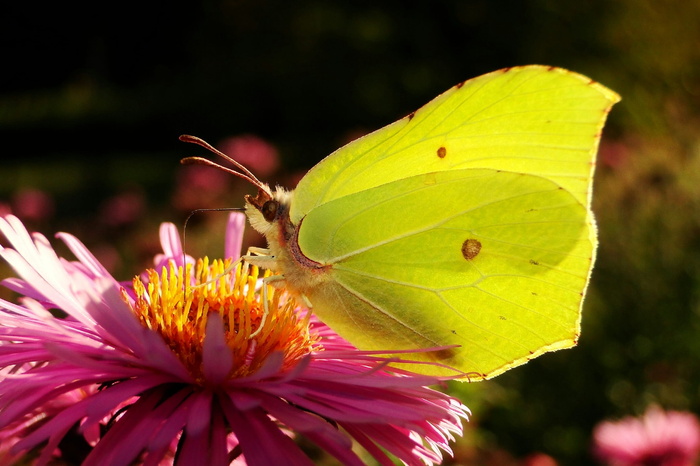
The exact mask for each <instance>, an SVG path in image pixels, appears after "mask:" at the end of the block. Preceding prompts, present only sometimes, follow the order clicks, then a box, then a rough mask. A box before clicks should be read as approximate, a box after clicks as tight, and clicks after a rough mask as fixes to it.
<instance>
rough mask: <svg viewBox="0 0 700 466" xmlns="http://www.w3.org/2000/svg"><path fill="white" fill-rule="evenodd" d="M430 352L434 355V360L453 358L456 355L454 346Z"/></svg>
mask: <svg viewBox="0 0 700 466" xmlns="http://www.w3.org/2000/svg"><path fill="white" fill-rule="evenodd" d="M430 354H432V355H434V356H435V360H436V361H446V360H449V359H452V358H454V357H455V356H456V355H457V351H456V349H455V348H443V349H441V350H437V351H432V352H431V353H430Z"/></svg>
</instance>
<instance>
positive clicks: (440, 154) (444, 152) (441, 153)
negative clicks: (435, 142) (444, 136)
mask: <svg viewBox="0 0 700 466" xmlns="http://www.w3.org/2000/svg"><path fill="white" fill-rule="evenodd" d="M446 155H447V149H445V148H444V147H440V148H438V150H437V156H438V157H440V158H441V159H444V158H445V156H446Z"/></svg>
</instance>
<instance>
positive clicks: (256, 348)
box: [132, 257, 318, 383]
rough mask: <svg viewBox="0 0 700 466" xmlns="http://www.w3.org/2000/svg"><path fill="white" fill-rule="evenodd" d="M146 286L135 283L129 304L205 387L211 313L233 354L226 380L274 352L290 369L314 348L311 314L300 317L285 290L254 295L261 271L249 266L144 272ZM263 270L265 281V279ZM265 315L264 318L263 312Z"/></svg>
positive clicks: (217, 264) (216, 264) (203, 264)
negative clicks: (218, 320) (205, 350)
mask: <svg viewBox="0 0 700 466" xmlns="http://www.w3.org/2000/svg"><path fill="white" fill-rule="evenodd" d="M147 275H148V280H147V281H146V283H144V282H143V281H142V280H141V279H140V278H139V277H136V278H134V281H133V283H134V290H135V292H136V300H135V302H134V304H133V305H132V308H133V310H134V313H135V314H136V316H137V317H138V318H139V320H140V321H141V323H142V324H143V325H144V326H146V327H148V328H149V329H151V330H154V331H156V332H158V333H159V334H160V335H161V336H162V337H163V339H164V340H165V342H166V343H167V344H168V346H170V349H171V350H172V351H173V352H174V353H175V354H176V355H177V357H178V358H179V359H180V360H181V361H182V362H183V364H184V365H185V367H187V369H188V370H189V371H190V373H191V374H192V375H193V377H194V378H195V379H196V380H197V381H199V382H201V383H206V380H205V379H204V375H203V373H202V368H201V365H202V347H203V343H204V338H205V331H206V327H207V318H208V316H209V313H211V312H217V313H219V314H220V315H221V317H222V319H223V321H224V327H225V334H226V342H227V345H228V347H229V349H230V350H231V353H232V355H233V361H234V365H233V369H232V371H231V373H230V377H232V378H234V377H242V376H246V375H249V374H251V373H253V372H255V371H256V370H257V369H259V368H260V366H261V365H262V364H263V363H264V362H265V360H266V359H267V357H268V356H269V355H270V354H272V353H273V352H276V351H279V352H282V353H283V356H284V358H283V361H284V362H283V367H284V368H285V369H286V368H289V367H291V366H293V365H294V364H295V363H296V361H297V360H298V359H299V358H300V357H302V356H304V355H305V354H308V353H309V352H310V351H311V350H312V349H314V348H315V346H316V345H317V342H318V339H317V338H316V337H315V336H314V335H310V334H309V315H308V314H307V316H306V317H305V318H300V316H299V314H298V313H297V312H296V311H295V307H296V304H295V302H294V300H293V299H292V298H291V297H290V296H289V295H288V294H287V293H286V292H284V291H280V290H279V289H275V288H273V287H272V286H270V285H265V284H263V285H262V286H266V287H267V290H266V291H267V293H266V295H267V303H263V302H261V301H262V295H263V293H262V289H260V290H256V285H257V282H258V278H260V277H259V270H258V268H257V267H255V266H253V265H249V264H247V263H245V264H244V263H241V262H240V261H239V262H237V263H236V264H234V265H233V266H232V263H231V261H230V260H226V261H222V260H215V261H213V262H212V263H211V264H209V259H208V258H206V257H205V258H204V259H200V260H198V261H197V264H196V266H195V273H194V277H193V278H190V277H191V276H192V275H191V265H190V264H188V265H187V268H186V271H185V273H183V270H182V267H178V268H175V266H174V264H172V263H171V264H170V265H169V267H168V268H166V267H163V269H162V271H161V273H160V275H159V274H158V273H156V271H155V270H148V271H147ZM269 275H270V273H269V271H266V272H265V274H264V277H267V276H269ZM266 311H267V312H268V315H267V316H266V318H265V319H263V313H264V312H266Z"/></svg>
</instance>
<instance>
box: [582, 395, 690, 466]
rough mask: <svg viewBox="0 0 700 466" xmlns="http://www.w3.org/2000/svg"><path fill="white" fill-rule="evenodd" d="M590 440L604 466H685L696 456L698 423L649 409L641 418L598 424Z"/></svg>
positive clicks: (687, 415)
mask: <svg viewBox="0 0 700 466" xmlns="http://www.w3.org/2000/svg"><path fill="white" fill-rule="evenodd" d="M593 440H594V452H595V454H596V456H598V457H599V458H600V459H601V460H603V461H604V462H606V463H607V464H611V465H615V466H633V465H647V466H654V465H657V466H661V465H663V466H689V465H693V464H695V460H696V459H697V458H698V453H699V452H700V422H698V419H697V417H695V415H693V414H691V413H687V412H680V411H667V412H664V411H662V410H661V409H660V408H658V407H651V408H649V409H648V410H647V412H646V413H645V414H644V416H642V417H641V418H633V417H627V418H624V419H621V420H619V421H616V422H613V421H605V422H601V423H600V424H598V425H597V426H596V428H595V430H594V431H593Z"/></svg>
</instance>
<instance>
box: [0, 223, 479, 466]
mask: <svg viewBox="0 0 700 466" xmlns="http://www.w3.org/2000/svg"><path fill="white" fill-rule="evenodd" d="M242 225H243V217H242V214H232V216H231V221H230V222H229V226H228V229H227V240H226V251H227V255H230V257H229V259H227V260H226V261H222V260H216V261H211V262H210V261H209V260H208V259H207V258H204V259H200V260H197V261H195V260H194V259H192V258H190V257H188V256H184V254H183V250H182V245H181V243H180V239H179V236H178V233H177V229H176V227H175V226H174V225H172V224H163V225H162V227H161V243H162V245H163V254H160V255H159V256H158V257H157V258H156V262H157V264H158V267H159V268H158V269H157V270H158V271H156V270H149V271H146V272H144V274H142V275H140V276H138V277H136V278H134V280H133V284H132V285H131V286H127V287H125V286H123V285H120V284H119V283H118V282H117V281H116V280H115V279H114V278H113V277H112V276H111V275H110V274H109V273H108V272H107V270H106V269H105V268H104V267H103V266H102V265H101V264H100V263H99V262H98V261H97V260H96V259H95V257H94V256H93V255H92V254H91V253H90V252H89V251H88V250H87V249H86V248H85V246H84V245H83V244H82V243H80V242H79V241H78V240H77V239H76V238H75V237H73V236H71V235H69V234H66V233H59V234H58V235H57V237H58V238H59V239H61V240H62V241H63V242H64V243H65V244H66V245H67V246H68V248H69V249H70V250H71V251H72V252H73V254H74V255H75V256H76V257H77V259H78V260H77V261H70V260H67V259H64V258H60V257H58V256H57V254H56V253H55V252H54V250H53V249H52V248H51V246H50V245H49V242H48V241H47V239H46V238H45V237H44V236H42V235H40V234H37V233H35V234H33V235H31V236H30V235H29V234H28V233H27V231H26V229H25V228H24V226H23V225H22V223H21V222H20V221H19V220H18V219H17V218H15V217H12V216H8V217H5V218H0V231H2V233H3V234H4V235H5V237H6V238H7V239H8V240H9V242H10V243H11V245H12V247H11V248H4V249H3V248H0V256H2V257H3V258H4V259H5V260H6V261H7V262H8V263H9V264H10V265H11V266H12V267H13V268H14V270H15V271H16V272H17V274H18V275H19V277H20V278H9V279H6V280H4V281H3V284H4V285H5V286H7V287H8V288H10V289H12V290H14V291H16V292H17V293H19V294H21V295H22V296H23V298H22V300H21V301H20V304H14V303H11V302H8V301H4V300H0V399H1V400H2V403H1V404H0V432H9V433H10V434H11V436H12V438H11V439H10V440H8V442H9V444H10V445H11V447H10V448H9V450H8V452H7V454H8V455H10V456H11V457H12V458H15V457H16V456H17V455H20V454H24V453H27V452H34V451H35V450H39V452H40V456H39V459H38V463H39V464H46V463H47V462H49V461H51V459H52V456H53V455H54V454H55V453H56V452H57V451H58V450H57V449H58V448H59V447H60V445H61V441H62V439H64V438H65V437H66V435H67V434H69V433H70V434H71V435H74V434H76V433H77V434H78V435H82V436H83V437H84V438H85V440H86V441H87V442H88V444H89V445H91V446H94V448H92V449H91V451H90V452H89V454H87V456H86V457H85V458H84V460H83V464H85V465H97V464H110V465H129V464H133V463H135V462H143V464H147V465H156V464H161V462H163V461H174V462H175V463H176V464H182V465H189V464H207V465H215V466H216V465H225V464H229V463H230V462H231V461H232V459H234V458H238V460H239V461H243V460H244V461H245V462H246V463H247V464H249V465H267V464H276V465H302V464H309V465H310V464H312V460H311V459H309V458H308V457H307V456H306V455H305V454H304V452H303V451H302V450H301V449H300V448H299V447H298V446H297V444H296V443H295V442H294V440H293V437H294V432H297V433H301V434H303V435H304V436H305V438H306V439H308V440H309V441H311V442H314V443H316V444H317V445H318V446H319V447H320V448H322V449H324V450H326V451H327V452H328V453H330V454H331V455H333V456H335V457H336V458H337V459H338V461H340V462H341V463H343V464H348V465H360V464H362V461H361V460H360V458H359V457H358V456H357V454H356V453H355V451H354V450H353V448H352V447H353V442H352V440H353V439H354V440H355V441H356V442H357V443H358V444H359V445H361V446H363V447H364V448H365V449H366V450H367V451H368V452H369V453H370V455H372V456H373V457H374V458H375V459H376V460H377V461H378V462H379V463H381V464H384V465H392V464H394V463H393V462H392V460H391V459H390V458H389V456H388V455H387V453H388V454H391V455H394V456H395V457H397V458H398V459H399V460H400V461H402V462H404V463H405V464H410V465H419V464H420V465H422V464H425V463H431V462H440V461H441V460H442V454H443V452H447V453H451V451H450V448H449V441H450V440H452V438H453V434H461V432H462V424H461V422H462V419H465V418H466V417H467V414H468V410H467V408H466V407H465V406H464V405H462V403H460V402H459V400H457V399H455V398H452V397H450V396H448V395H445V394H444V393H441V392H439V391H435V390H432V389H430V388H428V387H427V385H430V384H434V383H437V382H439V381H440V380H442V379H439V378H436V377H427V376H422V375H417V374H414V373H411V372H408V371H406V370H405V369H396V368H392V367H390V366H389V365H388V364H389V363H390V362H391V361H392V360H390V359H387V358H383V357H380V356H379V355H377V354H376V353H373V352H363V351H358V350H356V349H355V348H353V347H352V346H350V344H349V343H347V342H346V341H344V340H342V339H341V338H339V337H338V336H337V334H335V333H334V332H333V331H332V330H330V329H329V328H328V327H327V326H325V325H324V324H322V323H321V322H319V321H317V320H316V319H315V318H314V317H312V316H311V315H310V314H309V313H308V312H306V311H305V310H304V309H300V308H297V307H296V306H295V304H294V301H293V300H292V299H291V298H290V297H289V296H288V295H287V294H286V293H285V292H284V291H283V290H279V289H275V288H273V287H271V286H267V285H262V286H261V285H260V282H259V279H258V278H259V275H258V270H257V268H255V267H253V266H249V265H246V264H244V263H241V262H240V261H238V262H234V261H233V260H232V259H234V258H237V257H238V255H239V254H240V235H241V233H242ZM184 264H187V267H186V270H185V271H183V267H182V266H183V265H184ZM192 264H194V267H193V266H192ZM265 286H267V288H266V291H267V293H266V295H267V298H266V299H267V300H266V301H263V297H262V294H263V293H262V292H261V290H262V288H264V287H265ZM76 391H80V393H81V394H83V396H80V397H77V398H75V399H74V400H73V402H71V403H67V404H61V403H60V402H59V400H61V399H62V397H65V396H69V397H70V396H73V394H75V393H76ZM37 415H39V417H38V418H36V421H33V422H32V424H31V428H22V423H23V422H26V420H27V419H30V418H31V419H34V417H33V416H37ZM17 426H19V427H20V428H17Z"/></svg>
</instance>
